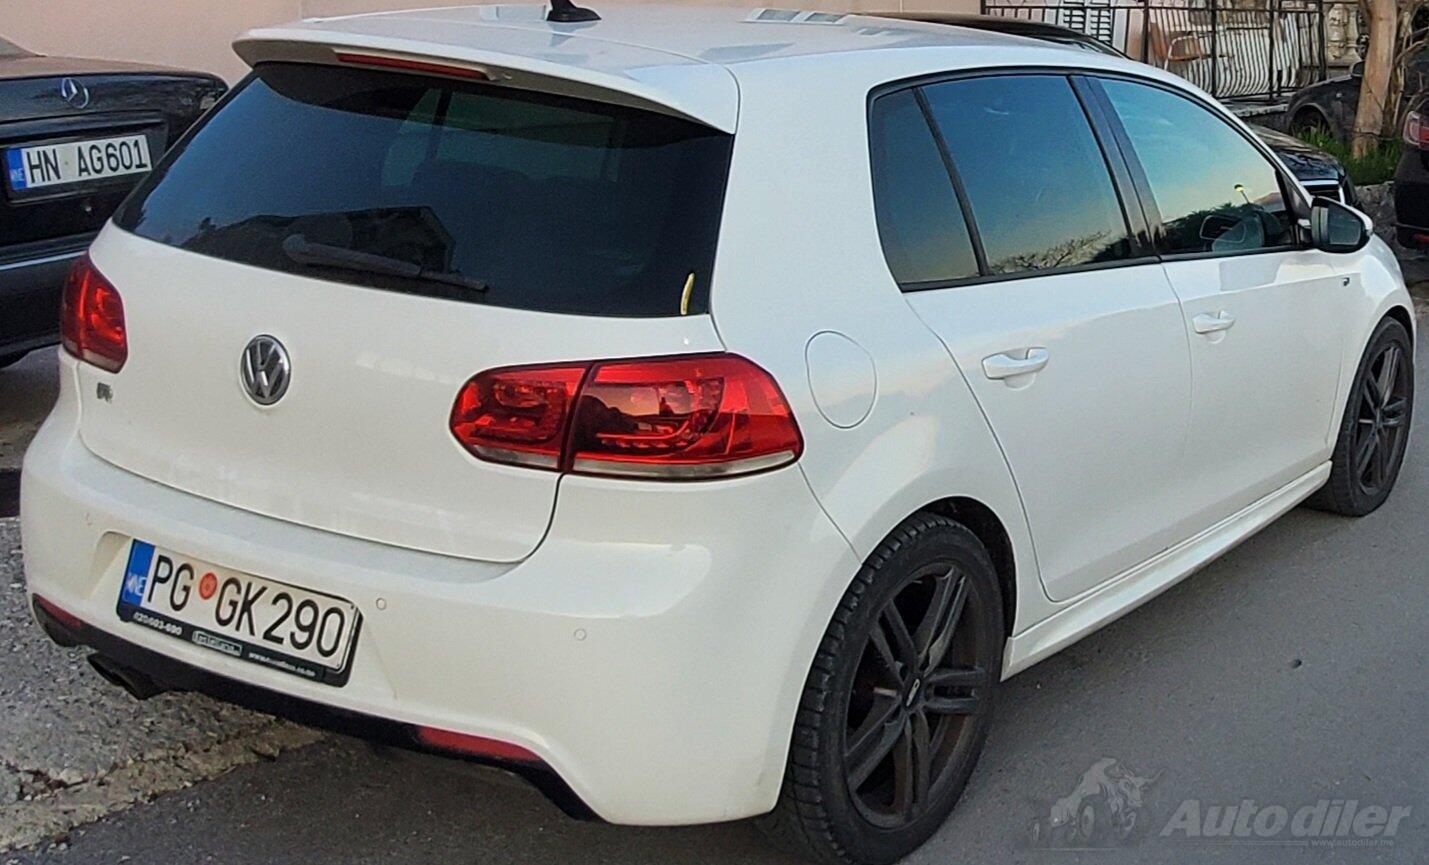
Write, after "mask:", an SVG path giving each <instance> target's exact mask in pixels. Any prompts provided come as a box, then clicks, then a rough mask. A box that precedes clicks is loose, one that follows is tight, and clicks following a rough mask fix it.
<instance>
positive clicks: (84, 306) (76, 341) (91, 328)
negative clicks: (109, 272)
mask: <svg viewBox="0 0 1429 865" xmlns="http://www.w3.org/2000/svg"><path fill="white" fill-rule="evenodd" d="M60 341H61V342H62V343H64V347H65V350H66V351H68V352H69V353H70V354H72V355H74V356H75V357H77V358H79V359H80V360H83V361H86V362H88V363H92V364H94V365H95V366H97V367H99V368H100V369H104V370H108V371H109V372H119V370H120V369H121V368H123V366H124V361H126V360H128V359H129V340H128V337H127V336H126V335H125V332H124V301H123V300H122V299H121V298H120V297H119V291H118V290H117V289H115V287H114V286H113V285H111V284H110V282H109V280H107V279H105V278H104V276H103V274H101V273H100V272H99V271H98V270H96V269H95V268H94V264H93V263H91V262H90V260H89V256H87V255H86V256H84V257H83V258H81V259H80V260H79V261H76V262H75V263H74V267H72V268H70V272H69V278H68V279H66V280H65V288H64V304H63V309H62V311H61V314H60Z"/></svg>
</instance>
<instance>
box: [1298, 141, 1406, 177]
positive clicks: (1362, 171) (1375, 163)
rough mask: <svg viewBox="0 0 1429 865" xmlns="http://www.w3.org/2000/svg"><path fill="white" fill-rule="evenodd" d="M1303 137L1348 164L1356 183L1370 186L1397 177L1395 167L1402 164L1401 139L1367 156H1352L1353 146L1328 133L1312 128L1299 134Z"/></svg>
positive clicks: (1384, 144) (1376, 149)
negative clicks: (1400, 160) (1351, 147)
mask: <svg viewBox="0 0 1429 865" xmlns="http://www.w3.org/2000/svg"><path fill="white" fill-rule="evenodd" d="M1299 137H1300V140H1302V141H1304V142H1305V143H1306V144H1310V145H1313V146H1315V147H1318V148H1320V149H1321V150H1323V151H1325V152H1326V153H1328V154H1330V155H1331V156H1333V157H1335V158H1336V159H1338V160H1340V164H1341V165H1343V166H1345V171H1346V172H1348V173H1349V175H1350V180H1352V181H1354V183H1355V185H1356V186H1369V185H1370V184H1374V183H1384V182H1386V181H1388V180H1393V179H1394V169H1395V168H1396V167H1397V166H1398V165H1399V154H1400V148H1401V144H1400V141H1399V139H1397V138H1395V139H1391V140H1389V141H1382V142H1380V145H1379V147H1376V148H1375V149H1374V150H1371V151H1370V152H1369V153H1366V154H1365V155H1364V156H1351V155H1350V146H1349V145H1348V144H1346V143H1344V142H1343V141H1341V140H1340V139H1338V138H1336V137H1335V136H1333V135H1331V134H1329V133H1328V132H1323V131H1321V130H1318V129H1309V130H1306V131H1304V132H1301V133H1299Z"/></svg>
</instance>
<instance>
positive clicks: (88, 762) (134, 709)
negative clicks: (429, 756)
mask: <svg viewBox="0 0 1429 865" xmlns="http://www.w3.org/2000/svg"><path fill="white" fill-rule="evenodd" d="M0 551H3V553H0V556H3V557H0V647H3V649H0V650H3V651H4V652H5V653H6V656H5V658H4V660H3V662H0V850H4V849H6V848H8V847H12V846H19V845H26V844H33V843H36V842H38V841H42V840H45V839H48V838H54V837H59V836H63V834H64V833H65V832H66V831H67V830H69V829H70V828H71V827H73V826H74V825H76V824H77V823H81V822H85V821H88V820H93V819H97V818H98V817H100V816H102V815H104V814H106V813H108V812H110V811H113V810H116V809H118V808H121V807H124V806H127V805H129V804H132V803H133V802H135V801H141V800H143V799H147V798H150V797H152V796H154V795H156V794H158V793H161V792H167V791H170V790H176V789H179V788H181V787H184V786H187V785H189V784H192V783H193V782H195V781H198V780H201V779H204V778H211V777H215V776H217V775H219V774H222V773H223V772H225V771H227V770H228V769H231V768H233V767H234V766H238V765H242V764H243V763H249V762H253V761H255V760H258V759H260V758H272V757H276V756H277V755H278V754H279V753H281V752H282V751H283V750H284V749H287V748H292V747H297V746H300V745H305V744H309V743H311V742H314V741H316V740H317V739H318V735H317V734H316V733H314V732H312V731H310V730H307V729H305V728H302V727H298V726H296V725H292V724H287V723H281V722H278V721H275V720H274V719H272V718H269V717H267V716H265V715H259V714H256V713H253V712H247V711H244V710H241V709H236V708H233V707H231V706H226V705H223V704H220V703H216V702H214V701H212V700H209V699H207V698H205V697H201V696H195V695H188V694H166V695H163V696H161V697H156V698H154V699H152V700H148V701H146V702H142V703H141V702H138V701H136V700H134V699H133V698H131V697H130V696H129V695H128V694H125V693H124V692H122V691H120V690H119V689H117V688H115V687H113V686H111V685H109V684H107V683H106V682H104V681H103V680H101V679H100V678H99V677H98V676H97V675H95V674H94V672H93V671H92V670H91V669H90V668H89V664H88V663H87V662H86V661H85V660H84V655H85V652H83V651H82V650H79V649H70V650H65V649H61V648H59V647H57V646H55V645H54V644H53V643H51V642H50V641H49V639H48V638H46V637H45V636H44V635H43V634H42V633H41V632H40V630H39V628H38V627H36V626H35V624H34V622H33V621H32V620H31V618H30V615H29V612H28V610H27V608H26V596H25V591H24V585H23V583H22V581H21V568H20V560H21V555H22V551H21V549H20V527H19V521H18V520H15V519H7V520H0Z"/></svg>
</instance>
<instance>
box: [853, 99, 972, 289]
mask: <svg viewBox="0 0 1429 865" xmlns="http://www.w3.org/2000/svg"><path fill="white" fill-rule="evenodd" d="M869 158H870V160H871V165H872V169H873V203H874V209H875V212H876V214H877V216H878V234H879V238H880V239H881V240H882V241H883V252H884V256H885V257H886V258H887V260H888V267H889V269H890V270H892V271H893V277H894V279H896V280H897V281H898V283H899V285H902V286H905V287H919V286H925V287H926V286H930V285H936V284H938V283H944V282H951V281H954V280H959V279H967V278H969V277H974V276H977V275H978V267H977V256H976V255H975V254H974V253H973V245H972V240H971V239H970V238H969V236H968V227H967V223H966V222H964V221H963V213H962V210H961V209H959V207H958V200H957V198H956V196H955V195H954V193H953V185H952V182H951V181H950V179H949V177H948V169H947V165H946V164H945V163H944V162H943V156H942V153H941V152H940V151H939V149H938V143H937V141H936V140H935V139H934V138H933V131H932V130H931V129H930V128H929V127H928V121H927V118H926V117H925V116H924V114H923V109H922V108H921V107H919V105H918V99H917V97H916V96H915V95H914V93H913V91H911V90H904V91H900V92H898V93H893V94H890V95H888V96H882V97H879V98H878V99H876V100H874V102H873V108H872V110H871V111H870V114H869Z"/></svg>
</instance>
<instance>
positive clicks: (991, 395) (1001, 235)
mask: <svg viewBox="0 0 1429 865" xmlns="http://www.w3.org/2000/svg"><path fill="white" fill-rule="evenodd" d="M920 103H921V104H920ZM925 109H926V113H927V119H928V120H931V121H932V124H933V125H932V130H933V132H932V133H930V131H929V127H928V125H927V123H926V122H925V119H924V116H923V114H924V110H925ZM872 121H873V124H872V132H873V150H874V158H875V176H876V177H879V178H880V180H879V184H878V185H879V187H882V188H877V187H876V191H877V192H878V195H877V199H876V200H877V202H878V207H879V216H880V220H879V221H880V233H881V234H882V236H883V240H884V243H885V248H887V249H889V251H890V255H889V260H890V266H891V267H892V269H893V270H894V274H895V276H896V277H897V278H898V280H899V282H900V284H902V285H903V287H904V289H905V291H906V292H907V295H906V296H907V299H908V302H909V304H910V305H911V306H912V307H913V308H914V309H915V310H916V311H917V312H918V314H919V315H920V316H921V317H922V319H923V320H924V322H926V323H927V324H928V326H929V327H930V328H932V329H933V330H934V331H935V332H936V333H937V334H938V336H939V337H940V338H941V339H942V341H943V343H944V344H945V345H946V346H947V348H948V351H949V352H950V354H951V355H952V358H953V360H954V361H955V362H956V363H957V365H958V366H959V368H960V369H961V371H962V374H963V375H964V377H965V378H966V380H967V381H968V383H969V384H970V385H971V387H972V389H973V392H974V393H975V394H976V396H977V399H978V402H979V404H980V405H981V407H982V410H983V412H984V413H985V414H986V415H987V417H988V419H989V421H990V422H991V425H992V428H993V430H994V432H995V434H996V436H997V438H998V441H999V442H1000V444H1001V445H1002V448H1003V451H1004V453H1005V454H1006V457H1007V460H1008V463H1009V464H1010V466H1011V469H1012V473H1013V476H1014V477H1015V479H1016V481H1017V486H1018V490H1019V492H1020V493H1021V495H1022V499H1023V505H1024V507H1025V509H1026V512H1027V518H1028V521H1029V523H1030V525H1031V529H1032V534H1033V540H1034V542H1035V546H1036V550H1037V559H1038V565H1039V568H1040V571H1041V574H1042V579H1043V582H1044V585H1045V587H1046V590H1047V593H1048V594H1049V595H1050V596H1051V597H1052V598H1053V599H1056V600H1064V599H1067V598H1070V597H1072V596H1074V595H1077V594H1079V593H1081V592H1084V591H1086V590H1088V589H1090V588H1093V587H1094V586H1096V585H1097V584H1099V583H1101V582H1103V581H1105V580H1107V579H1109V578H1110V577H1112V576H1114V575H1116V574H1117V573H1119V572H1121V571H1122V570H1124V569H1126V568H1128V567H1130V566H1132V565H1135V564H1137V563H1138V562H1140V561H1142V560H1144V559H1146V558H1147V557H1149V556H1151V555H1153V554H1155V553H1156V552H1158V551H1159V550H1162V549H1164V548H1166V547H1167V546H1169V545H1170V544H1171V543H1173V542H1174V541H1175V540H1178V539H1179V533H1180V532H1181V531H1182V528H1183V522H1184V520H1183V518H1184V516H1185V513H1184V507H1183V504H1182V502H1181V501H1180V497H1179V495H1178V493H1177V490H1176V484H1175V479H1176V471H1177V468H1178V465H1179V462H1180V454H1181V449H1182V446H1183V440H1184V437H1185V433H1186V422H1187V412H1188V406H1189V403H1190V371H1189V362H1188V358H1187V348H1186V338H1185V335H1184V333H1183V330H1182V326H1181V314H1180V308H1179V306H1178V304H1177V301H1176V296H1175V294H1174V293H1173V292H1172V291H1171V287H1170V285H1169V284H1168V283H1167V280H1166V276H1165V273H1164V272H1163V271H1162V269H1161V267H1160V265H1159V264H1158V263H1157V262H1156V261H1155V259H1154V258H1151V257H1149V255H1148V251H1147V250H1146V249H1145V248H1144V246H1143V240H1142V238H1140V237H1139V236H1138V232H1137V231H1136V230H1135V228H1136V225H1137V222H1136V219H1134V218H1132V219H1130V221H1129V214H1128V211H1127V209H1125V208H1123V206H1122V202H1121V200H1120V197H1119V194H1118V191H1117V185H1116V184H1115V183H1114V181H1113V169H1114V168H1117V167H1119V166H1114V165H1112V164H1109V163H1108V161H1107V160H1106V159H1105V158H1104V156H1103V153H1102V150H1101V148H1100V146H1099V144H1098V141H1097V138H1096V136H1095V134H1094V132H1093V129H1092V126H1091V124H1090V122H1089V120H1088V117H1087V114H1086V111H1085V110H1084V108H1083V106H1082V103H1081V101H1080V100H1079V97H1078V95H1077V94H1076V92H1075V91H1074V89H1073V87H1072V84H1071V82H1070V81H1069V80H1068V79H1067V78H1065V77H1063V76H1060V75H1032V74H1026V75H1012V74H1008V75H985V76H980V77H968V78H960V79H954V80H950V81H946V82H942V83H936V84H931V85H928V86H926V87H923V88H921V90H919V91H901V92H898V93H894V94H890V95H887V96H884V97H881V98H880V99H878V100H876V101H875V103H874V107H873V117H872ZM1052 130H1055V133H1054V132H1052ZM934 134H936V136H937V138H938V139H939V140H941V141H942V142H943V143H945V145H946V147H945V154H946V163H944V162H943V160H942V158H941V157H940V154H939V149H938V147H937V145H936V144H935V143H934ZM880 159H883V160H886V161H892V160H898V161H900V162H901V163H902V164H905V165H913V164H920V165H922V166H923V167H922V169H921V170H920V171H919V172H918V177H917V178H916V179H913V180H912V181H911V182H907V183H904V184H903V187H902V188H901V189H897V188H896V187H894V186H893V185H892V184H891V183H890V182H889V178H890V177H892V176H893V174H892V172H890V171H889V170H887V169H886V168H880V166H879V164H878V163H879V160H880ZM949 177H951V178H952V181H953V183H952V185H950V184H949ZM954 187H956V190H957V192H958V194H957V195H955V194H954ZM1132 215H1133V216H1134V214H1132Z"/></svg>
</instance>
